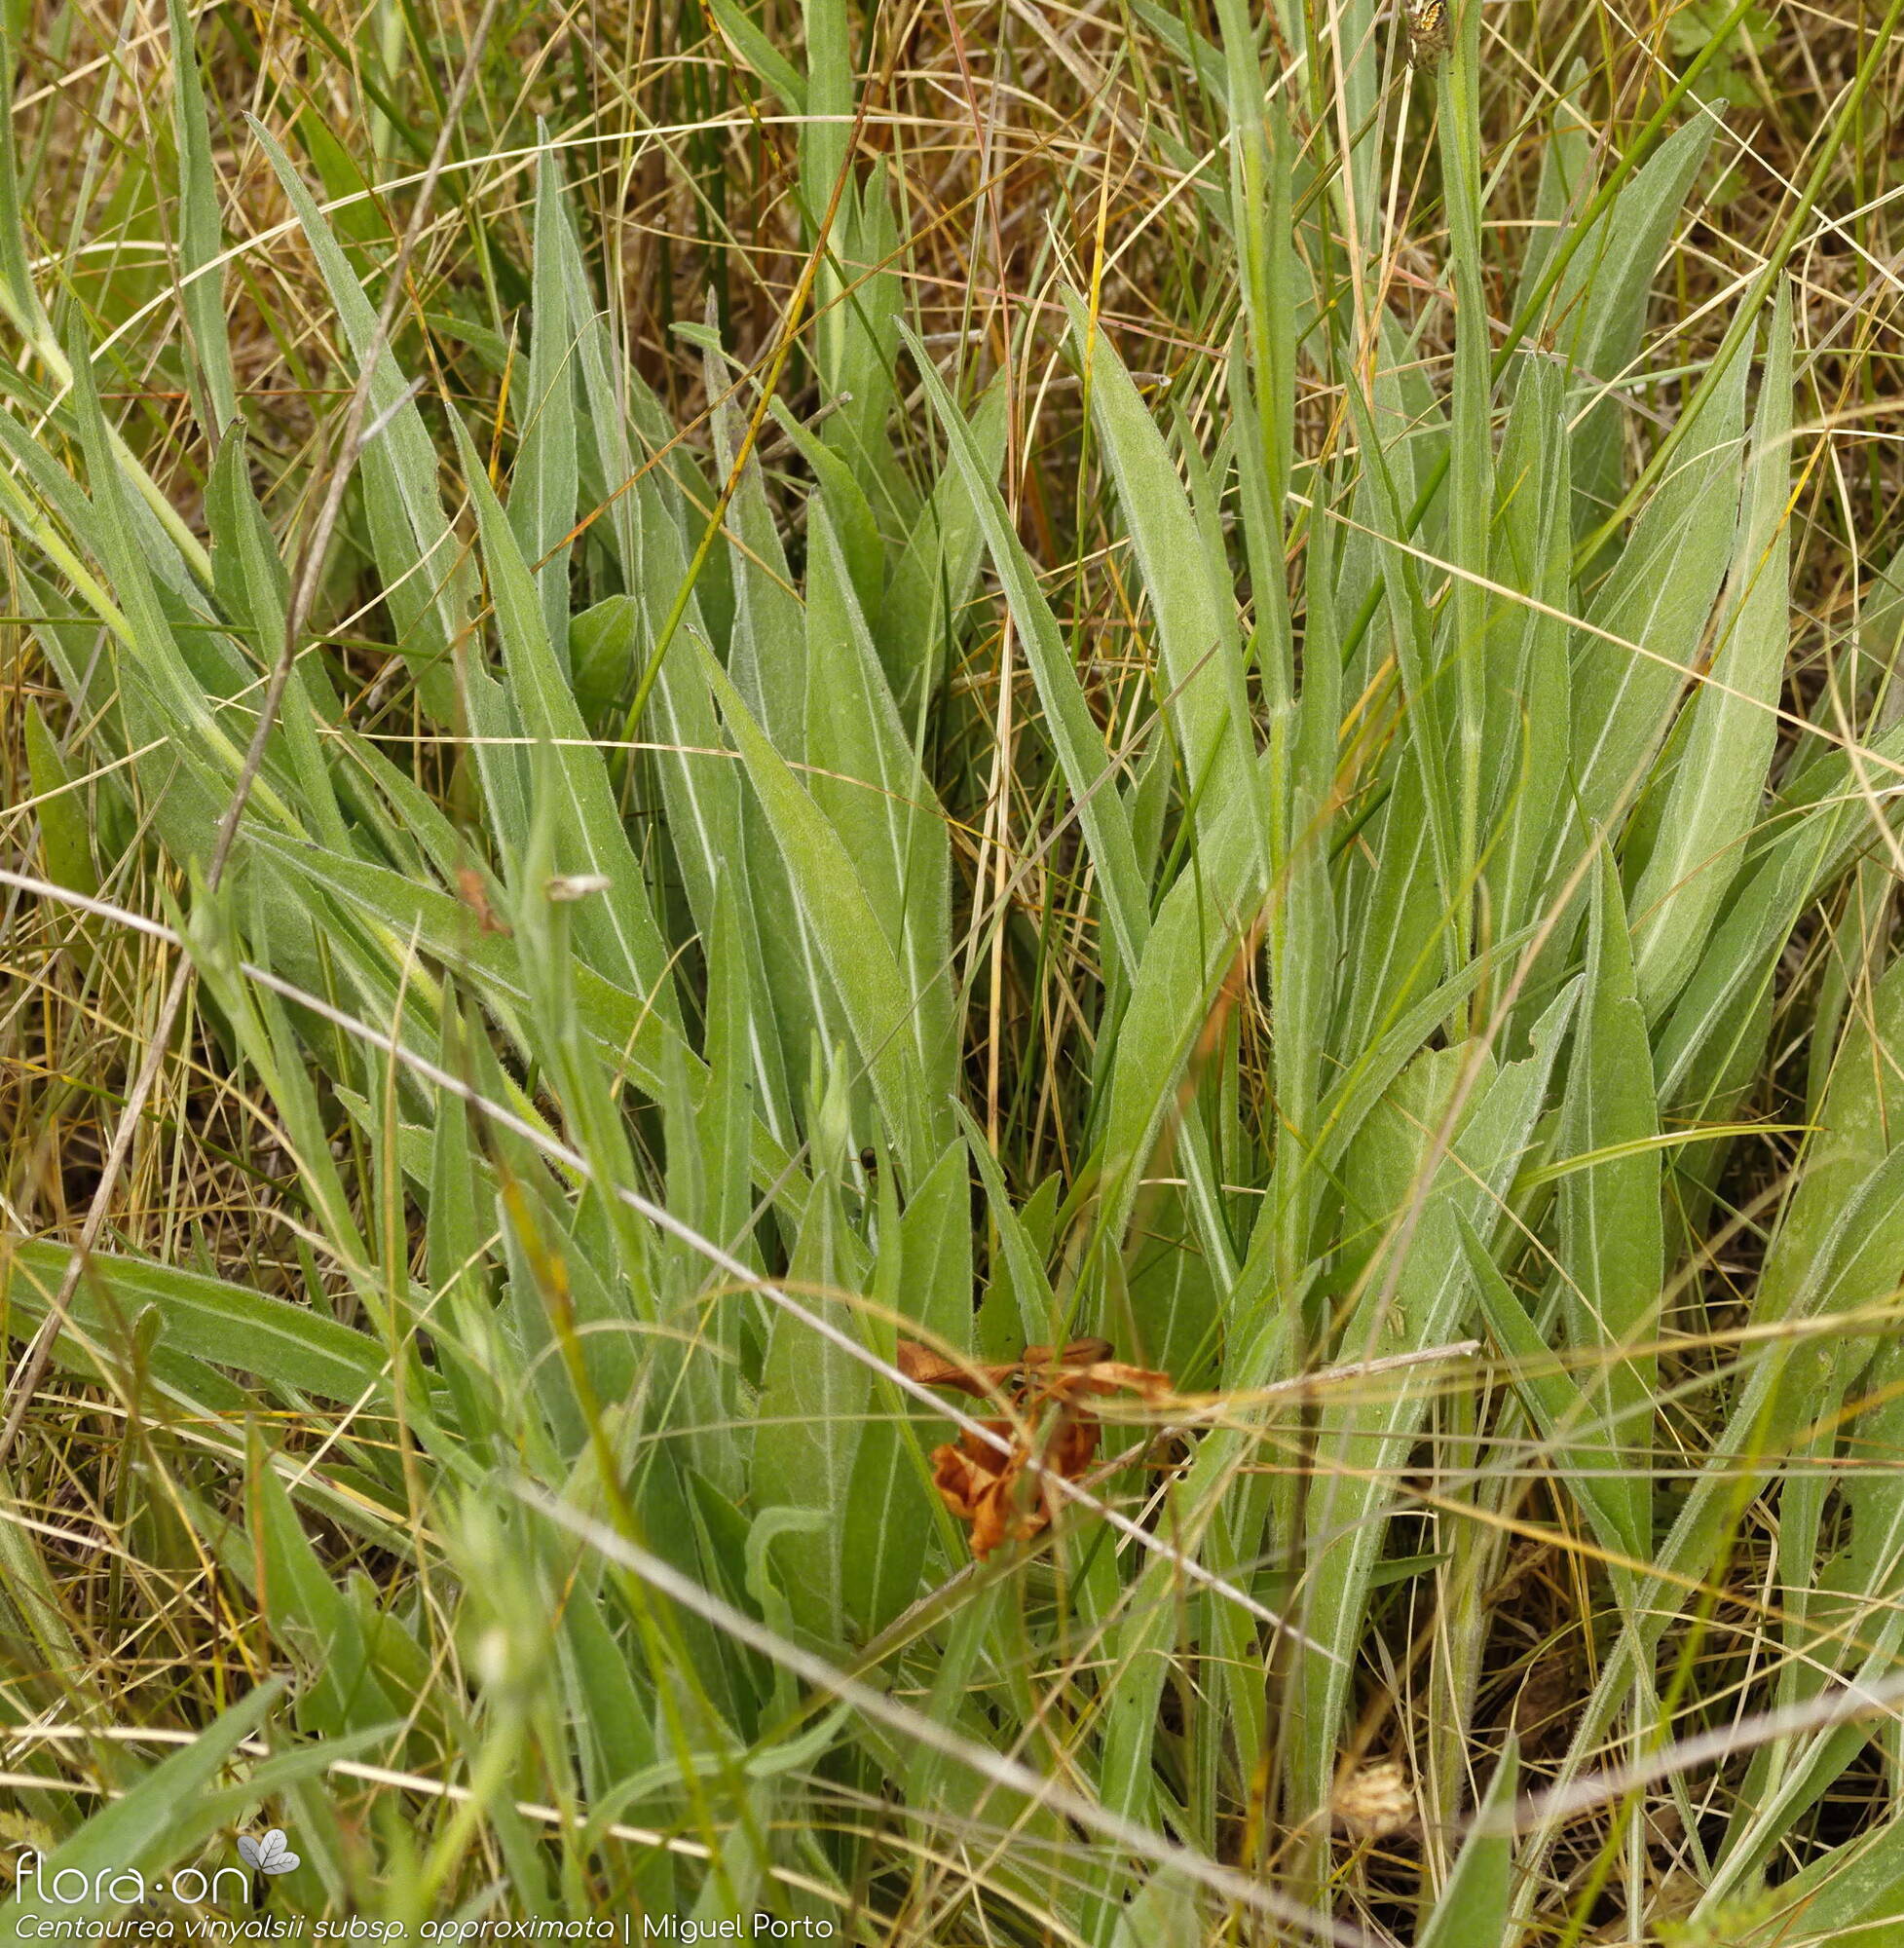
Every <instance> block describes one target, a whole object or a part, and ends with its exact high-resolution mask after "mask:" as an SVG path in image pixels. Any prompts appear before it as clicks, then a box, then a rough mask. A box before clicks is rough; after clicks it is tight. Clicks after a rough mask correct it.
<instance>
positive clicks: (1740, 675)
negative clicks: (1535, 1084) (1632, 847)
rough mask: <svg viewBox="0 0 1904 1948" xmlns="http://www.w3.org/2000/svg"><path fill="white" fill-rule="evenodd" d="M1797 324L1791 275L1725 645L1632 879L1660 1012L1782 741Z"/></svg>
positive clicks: (1757, 432) (1645, 989)
mask: <svg viewBox="0 0 1904 1948" xmlns="http://www.w3.org/2000/svg"><path fill="white" fill-rule="evenodd" d="M1791 330H1792V326H1791V303H1790V299H1789V296H1788V295H1787V293H1786V290H1785V287H1784V286H1782V285H1781V286H1780V289H1779V297H1778V301H1777V303H1776V304H1775V305H1774V306H1773V313H1772V320H1771V323H1770V325H1769V326H1768V331H1769V334H1770V335H1769V338H1768V342H1767V349H1766V362H1765V376H1764V380H1763V382H1762V385H1761V389H1760V396H1759V410H1758V415H1757V417H1756V418H1755V419H1754V421H1753V424H1752V457H1751V463H1750V468H1749V471H1748V473H1747V475H1746V484H1745V494H1744V499H1743V503H1742V505H1741V506H1740V510H1739V523H1738V535H1737V540H1736V543H1735V544H1734V548H1733V564H1732V592H1731V595H1730V597H1729V599H1728V602H1727V605H1726V609H1725V612H1724V614H1723V616H1722V618H1721V620H1720V624H1719V648H1718V650H1717V652H1716V654H1715V655H1714V656H1713V659H1712V671H1711V678H1710V681H1709V682H1708V683H1707V684H1705V685H1704V686H1703V687H1702V688H1701V689H1700V690H1699V693H1698V694H1697V695H1696V696H1695V698H1694V700H1693V702H1692V704H1691V706H1690V708H1691V711H1692V725H1691V729H1690V731H1689V733H1688V735H1687V737H1686V740H1685V744H1684V748H1683V751H1682V753H1681V756H1680V760H1679V768H1678V770H1677V771H1676V773H1675V774H1674V777H1673V781H1672V791H1671V796H1670V797H1669V798H1668V799H1667V801H1666V806H1665V811H1664V814H1663V816H1662V818H1661V834H1660V841H1659V843H1658V845H1657V846H1656V847H1655V850H1654V853H1653V856H1652V858H1650V859H1649V860H1648V861H1647V865H1646V871H1645V872H1644V873H1643V874H1642V875H1641V876H1640V880H1639V883H1638V884H1637V885H1636V886H1635V887H1634V888H1633V897H1632V912H1633V931H1634V938H1635V941H1636V943H1637V949H1638V968H1639V982H1640V991H1641V993H1642V994H1643V995H1644V996H1645V999H1646V1003H1647V1008H1648V1012H1649V1013H1651V1014H1652V1015H1654V1016H1656V1017H1657V1016H1658V1015H1659V1014H1660V1012H1661V1009H1662V1008H1663V1007H1664V1006H1665V1004H1666V1003H1667V1002H1668V1001H1669V1000H1671V998H1672V997H1673V995H1675V994H1676V993H1678V992H1679V990H1680V989H1681V988H1682V987H1684V985H1685V983H1686V977H1687V976H1688V974H1689V973H1691V971H1692V969H1693V967H1694V965H1695V963H1696V961H1697V960H1698V958H1699V949H1700V947H1701V946H1702V945H1703V943H1704V941H1705V939H1706V937H1707V935H1708V934H1709V933H1710V931H1711V928H1712V922H1713V920H1714V918H1716V917H1717V915H1718V913H1719V910H1720V907H1721V906H1722V905H1723V903H1724V901H1725V896H1726V890H1727V888H1728V887H1729V886H1730V885H1731V884H1732V882H1733V880H1734V879H1735V878H1736V875H1737V872H1738V868H1739V865H1740V863H1741V862H1742V859H1743V855H1744V847H1745V844H1746V842H1747V841H1748V840H1749V839H1750V837H1751V835H1752V832H1753V830H1754V828H1755V827H1756V825H1757V823H1758V818H1759V808H1760V801H1761V799H1762V797H1763V794H1764V790H1765V780H1766V772H1767V770H1768V768H1770V765H1771V762H1772V754H1773V747H1774V746H1775V744H1776V742H1777V736H1778V720H1777V716H1776V708H1777V703H1778V695H1779V690H1780V687H1781V685H1782V684H1783V681H1784V673H1785V648H1786V638H1787V633H1788V630H1789V620H1788V617H1789V611H1790V599H1789V594H1788V583H1789V580H1790V574H1789V566H1788V564H1789V562H1790V557H1791V531H1790V526H1789V521H1788V511H1789V506H1788V504H1789V499H1790V482H1791V452H1790V436H1791V423H1792V363H1791Z"/></svg>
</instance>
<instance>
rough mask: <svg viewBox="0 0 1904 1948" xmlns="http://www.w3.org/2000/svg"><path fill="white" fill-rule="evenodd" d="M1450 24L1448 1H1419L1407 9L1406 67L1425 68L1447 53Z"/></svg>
mask: <svg viewBox="0 0 1904 1948" xmlns="http://www.w3.org/2000/svg"><path fill="white" fill-rule="evenodd" d="M1451 25H1452V23H1451V22H1450V21H1449V19H1448V0H1421V4H1420V5H1419V6H1410V7H1409V8H1408V65H1409V66H1410V67H1427V66H1429V65H1430V64H1431V63H1433V62H1435V61H1437V60H1439V59H1440V57H1441V56H1443V55H1444V54H1446V53H1447V51H1448V42H1449V40H1450V38H1451V33H1450V29H1451Z"/></svg>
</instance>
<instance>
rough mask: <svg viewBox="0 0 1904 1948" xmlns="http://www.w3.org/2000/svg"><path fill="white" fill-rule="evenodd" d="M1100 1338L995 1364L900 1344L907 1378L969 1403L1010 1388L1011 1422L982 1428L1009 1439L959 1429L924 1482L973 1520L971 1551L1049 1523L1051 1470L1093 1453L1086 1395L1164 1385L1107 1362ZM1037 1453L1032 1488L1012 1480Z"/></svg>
mask: <svg viewBox="0 0 1904 1948" xmlns="http://www.w3.org/2000/svg"><path fill="white" fill-rule="evenodd" d="M1110 1351H1111V1346H1110V1342H1109V1340H1107V1339H1073V1340H1072V1341H1071V1342H1070V1344H1069V1345H1067V1346H1064V1347H1051V1346H1027V1348H1026V1349H1025V1356H1024V1358H1023V1359H1020V1360H1013V1361H1010V1362H1008V1363H1006V1364H1004V1365H1002V1366H998V1365H993V1366H976V1365H967V1364H965V1363H963V1362H960V1361H956V1360H948V1359H946V1358H944V1357H943V1356H942V1355H940V1354H938V1353H935V1352H933V1351H932V1349H931V1348H930V1347H928V1346H921V1345H919V1344H918V1342H917V1341H916V1340H912V1339H902V1340H901V1341H900V1342H899V1368H900V1371H901V1372H903V1373H904V1374H905V1375H906V1376H907V1378H908V1379H913V1380H917V1381H919V1382H920V1383H921V1384H922V1385H924V1386H928V1387H946V1388H949V1389H952V1390H953V1391H956V1392H958V1393H963V1394H970V1395H971V1396H972V1398H973V1399H975V1400H987V1399H990V1398H993V1397H995V1396H996V1395H997V1394H998V1392H999V1391H1000V1390H1001V1389H1005V1388H1006V1387H1007V1386H1009V1396H1008V1397H1009V1398H1010V1400H1011V1403H1012V1405H1014V1406H1015V1407H1016V1408H1017V1409H1018V1417H1017V1418H1016V1419H1015V1420H988V1421H987V1422H985V1427H986V1430H987V1432H989V1433H990V1434H993V1435H996V1436H997V1438H998V1440H999V1441H1000V1442H1005V1443H1007V1445H1006V1447H1005V1448H1002V1449H1001V1448H999V1447H994V1446H992V1445H991V1444H990V1443H989V1442H986V1441H984V1440H982V1439H981V1438H980V1437H979V1436H978V1435H976V1434H972V1433H966V1434H962V1435H960V1436H959V1438H958V1440H957V1441H956V1442H947V1443H946V1444H945V1445H944V1446H943V1447H938V1448H935V1449H934V1450H933V1454H932V1484H933V1486H934V1487H936V1488H937V1489H938V1490H939V1493H940V1496H941V1497H942V1498H943V1500H944V1501H945V1504H946V1506H947V1508H949V1509H950V1510H951V1511H952V1514H953V1515H955V1516H956V1517H958V1518H959V1520H960V1521H966V1522H970V1523H971V1525H972V1554H973V1555H975V1556H978V1557H979V1558H980V1559H981V1560H983V1559H984V1558H985V1557H986V1556H988V1555H990V1554H991V1552H992V1551H993V1550H994V1549H996V1548H997V1547H998V1545H999V1544H1000V1543H1001V1542H1005V1541H1014V1542H1025V1541H1028V1540H1029V1539H1030V1538H1031V1537H1032V1536H1034V1535H1037V1534H1038V1533H1039V1532H1040V1531H1041V1530H1043V1529H1045V1528H1046V1527H1048V1526H1049V1525H1050V1522H1051V1519H1052V1517H1053V1516H1054V1514H1056V1512H1057V1504H1058V1498H1059V1489H1058V1487H1057V1484H1056V1482H1055V1481H1054V1480H1052V1477H1053V1476H1063V1477H1064V1480H1067V1481H1075V1480H1078V1479H1079V1478H1080V1477H1081V1476H1082V1475H1083V1474H1084V1471H1085V1470H1086V1469H1087V1468H1088V1467H1090V1465H1091V1462H1092V1460H1093V1458H1094V1457H1095V1456H1096V1454H1097V1452H1098V1438H1099V1434H1100V1431H1101V1430H1100V1426H1099V1422H1098V1419H1097V1417H1096V1415H1094V1414H1091V1413H1087V1412H1086V1411H1084V1410H1083V1408H1081V1407H1080V1406H1079V1405H1078V1402H1079V1401H1080V1400H1081V1399H1082V1398H1083V1397H1084V1396H1085V1395H1087V1394H1110V1393H1116V1392H1118V1391H1120V1390H1128V1391H1130V1392H1133V1393H1138V1394H1141V1395H1142V1396H1143V1397H1144V1398H1145V1399H1146V1400H1150V1399H1155V1398H1156V1397H1157V1396H1158V1395H1159V1394H1163V1393H1167V1392H1169V1390H1170V1376H1169V1375H1168V1374H1167V1373H1155V1372H1151V1371H1149V1370H1148V1369H1147V1368H1145V1367H1128V1366H1124V1365H1122V1364H1121V1363H1119V1362H1117V1361H1113V1360H1111V1359H1109V1358H1108V1355H1109V1353H1110ZM1034 1455H1036V1457H1037V1459H1038V1460H1039V1461H1040V1462H1041V1463H1042V1464H1043V1467H1044V1469H1045V1471H1046V1472H1045V1473H1044V1474H1043V1475H1042V1476H1040V1477H1039V1479H1038V1480H1037V1483H1036V1489H1035V1492H1033V1493H1030V1494H1026V1493H1022V1492H1021V1490H1020V1487H1019V1483H1020V1480H1021V1479H1022V1478H1023V1476H1024V1475H1025V1472H1026V1468H1027V1463H1028V1462H1030V1460H1031V1459H1032V1457H1033V1456H1034Z"/></svg>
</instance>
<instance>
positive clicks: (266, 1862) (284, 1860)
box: [238, 1826, 298, 1874]
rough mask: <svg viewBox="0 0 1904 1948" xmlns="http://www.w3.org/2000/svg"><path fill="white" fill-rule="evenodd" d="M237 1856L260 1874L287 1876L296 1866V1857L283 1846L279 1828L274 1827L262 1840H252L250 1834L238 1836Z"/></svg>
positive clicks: (282, 1835) (281, 1832)
mask: <svg viewBox="0 0 1904 1948" xmlns="http://www.w3.org/2000/svg"><path fill="white" fill-rule="evenodd" d="M238 1856H239V1858H240V1859H241V1860H243V1862H244V1864H245V1865H246V1866H247V1867H255V1868H256V1869H257V1870H258V1872H259V1873H261V1874H287V1873H289V1872H290V1871H291V1869H292V1868H293V1867H294V1866H296V1865H297V1864H298V1855H297V1854H293V1853H292V1852H291V1851H290V1850H289V1848H287V1847H286V1846H285V1845H284V1833H283V1829H282V1828H281V1827H278V1826H274V1827H273V1828H272V1829H271V1831H270V1832H269V1833H267V1834H266V1835H265V1836H264V1838H263V1839H262V1840H254V1839H252V1837H251V1836H250V1834H248V1833H245V1834H243V1835H241V1836H240V1839H239V1843H238Z"/></svg>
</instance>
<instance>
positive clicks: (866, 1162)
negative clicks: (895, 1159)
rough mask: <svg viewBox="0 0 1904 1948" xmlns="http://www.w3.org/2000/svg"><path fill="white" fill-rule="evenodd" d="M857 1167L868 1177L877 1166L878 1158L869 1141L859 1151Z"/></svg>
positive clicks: (875, 1170)
mask: <svg viewBox="0 0 1904 1948" xmlns="http://www.w3.org/2000/svg"><path fill="white" fill-rule="evenodd" d="M859 1167H860V1169H861V1170H863V1171H865V1173H866V1174H867V1176H868V1177H872V1176H874V1175H875V1174H876V1173H877V1170H878V1168H879V1158H878V1155H877V1152H876V1151H875V1150H874V1148H873V1145H872V1144H871V1143H869V1144H867V1146H866V1148H865V1149H863V1150H861V1151H860V1153H859Z"/></svg>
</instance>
